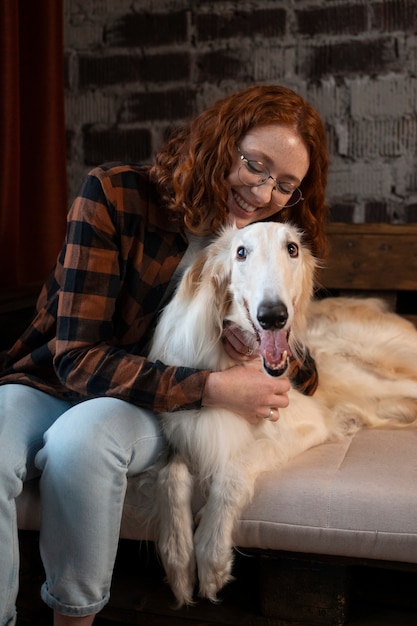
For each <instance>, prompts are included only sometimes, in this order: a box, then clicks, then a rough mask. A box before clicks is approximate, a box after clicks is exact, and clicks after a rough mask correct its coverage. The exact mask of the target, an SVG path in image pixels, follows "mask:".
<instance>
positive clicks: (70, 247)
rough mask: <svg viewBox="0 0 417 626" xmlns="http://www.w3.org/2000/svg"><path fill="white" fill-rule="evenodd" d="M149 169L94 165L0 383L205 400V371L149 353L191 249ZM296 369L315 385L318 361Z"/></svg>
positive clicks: (148, 403)
mask: <svg viewBox="0 0 417 626" xmlns="http://www.w3.org/2000/svg"><path fill="white" fill-rule="evenodd" d="M148 170H149V167H148V166H140V165H127V164H106V165H103V166H101V167H98V168H95V169H94V170H92V171H91V172H90V174H89V175H88V177H87V178H86V180H85V182H84V184H83V186H82V188H81V190H80V193H79V195H78V196H77V198H76V199H75V201H74V203H73V205H72V207H71V209H70V211H69V214H68V225H67V234H66V238H65V242H64V246H63V248H62V251H61V253H60V255H59V258H58V260H57V264H56V266H55V268H54V270H53V271H52V272H51V274H50V276H49V278H48V280H47V281H46V283H45V285H44V286H43V288H42V290H41V293H40V296H39V298H38V301H37V305H36V314H35V316H34V319H33V320H32V322H31V324H30V326H29V327H28V329H27V330H26V331H25V333H24V334H23V335H22V336H21V337H20V339H18V341H17V342H16V343H15V344H14V346H12V348H11V349H10V350H9V351H8V352H7V353H6V354H5V355H4V358H3V362H4V363H3V370H2V373H1V374H0V384H5V383H22V384H26V385H30V386H33V387H36V388H38V389H40V390H42V391H45V392H46V393H49V394H52V395H54V396H57V397H59V398H63V399H66V400H69V401H71V402H79V401H82V400H85V399H87V398H93V397H99V396H113V397H117V398H120V399H122V400H125V401H127V402H130V403H133V404H135V405H137V406H141V407H143V408H147V409H150V410H152V411H155V412H165V411H175V410H178V409H183V408H186V409H191V408H199V407H200V406H201V398H202V394H203V390H204V385H205V382H206V379H207V377H208V375H209V371H206V370H197V369H193V368H188V367H173V366H167V365H165V364H163V363H160V362H157V363H152V362H150V361H148V360H147V358H146V356H145V355H146V346H147V344H148V342H149V339H150V337H151V333H152V330H153V328H154V325H155V321H156V316H157V314H158V311H159V310H160V305H161V301H162V299H163V297H164V294H165V291H166V289H167V287H168V284H169V282H170V279H171V278H172V276H173V274H174V271H175V269H176V268H177V266H178V264H179V262H180V260H181V258H182V257H183V255H184V252H185V250H186V248H187V242H186V239H185V238H184V237H183V236H182V234H181V232H180V229H179V226H178V224H177V223H176V222H175V221H173V220H172V218H170V216H169V215H168V213H167V211H166V210H165V209H164V208H163V206H161V202H160V200H159V198H158V196H157V192H156V189H155V186H154V185H153V184H152V183H151V182H150V181H149V176H148ZM291 377H292V378H293V380H294V382H295V384H296V385H298V386H300V390H301V391H303V393H312V392H313V391H314V389H315V386H316V380H317V373H316V370H315V367H314V362H313V367H312V368H311V363H308V364H307V367H304V366H303V365H301V366H299V365H297V364H296V363H294V362H293V363H292V367H291Z"/></svg>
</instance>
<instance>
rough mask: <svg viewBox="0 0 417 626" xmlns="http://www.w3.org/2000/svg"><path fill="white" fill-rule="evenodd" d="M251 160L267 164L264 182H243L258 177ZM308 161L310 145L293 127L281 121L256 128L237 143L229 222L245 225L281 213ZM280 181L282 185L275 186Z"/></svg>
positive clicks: (229, 200) (230, 186)
mask: <svg viewBox="0 0 417 626" xmlns="http://www.w3.org/2000/svg"><path fill="white" fill-rule="evenodd" d="M242 156H243V157H244V158H243V159H242ZM248 160H249V161H255V162H256V161H257V162H260V163H261V164H263V165H264V166H265V168H266V170H267V173H268V172H269V175H270V178H267V180H266V181H265V183H264V184H262V185H258V186H249V185H247V184H244V183H243V182H242V180H241V178H243V179H245V180H249V181H250V180H251V178H253V177H255V179H254V180H256V177H257V173H256V171H253V170H252V168H251V164H249V165H248V164H247V161H248ZM255 165H256V168H258V164H255ZM309 165H310V159H309V155H308V150H307V147H306V145H305V144H304V142H303V140H302V138H301V137H300V135H299V134H298V133H297V132H296V131H295V130H294V129H293V128H291V127H289V126H283V125H280V124H271V125H269V126H260V127H257V128H253V129H252V130H251V131H250V132H249V133H247V134H246V135H245V136H244V137H243V139H242V140H241V141H240V143H239V144H238V146H236V157H235V160H234V162H233V165H232V169H231V170H230V174H229V176H228V177H227V179H226V183H227V185H228V188H229V193H228V200H227V205H228V207H229V214H230V222H231V223H233V222H234V223H235V224H236V226H237V227H238V228H243V226H247V225H248V224H251V223H252V222H259V221H260V220H265V219H267V218H268V217H271V216H272V215H274V214H276V213H278V212H279V211H280V210H281V209H282V208H283V207H284V206H285V204H286V203H287V202H288V201H289V200H290V198H291V193H290V191H291V189H292V188H293V187H294V188H295V187H298V186H299V185H300V183H301V181H302V180H303V178H304V176H305V175H306V174H307V171H308V168H309ZM240 168H242V169H241V171H240V174H239V170H240ZM248 174H249V176H248ZM271 177H272V178H271ZM264 178H265V176H262V179H264ZM277 183H280V185H279V186H278V187H277V188H276V189H275V190H273V189H274V187H275V186H276V185H277Z"/></svg>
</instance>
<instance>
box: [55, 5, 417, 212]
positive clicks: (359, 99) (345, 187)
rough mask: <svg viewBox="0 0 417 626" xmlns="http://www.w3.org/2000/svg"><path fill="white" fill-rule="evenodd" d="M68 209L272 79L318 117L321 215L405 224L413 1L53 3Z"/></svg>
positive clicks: (409, 199)
mask: <svg viewBox="0 0 417 626" xmlns="http://www.w3.org/2000/svg"><path fill="white" fill-rule="evenodd" d="M64 23H65V53H66V54H65V60H66V89H67V92H66V117H67V135H68V175H69V189H70V199H72V197H73V195H74V194H75V192H76V189H77V186H78V184H79V181H80V178H81V177H82V176H83V175H84V174H85V172H86V171H88V169H90V167H91V166H93V165H95V164H98V163H100V162H103V161H107V160H115V159H134V160H141V161H143V160H145V161H150V160H152V155H153V153H154V152H155V150H157V149H158V147H159V146H160V145H161V142H162V141H163V139H164V137H165V136H166V133H167V131H168V130H169V129H170V128H172V127H173V126H176V125H179V124H181V123H182V122H183V121H185V120H187V119H188V118H189V117H190V116H192V115H194V114H195V113H197V112H199V111H201V110H202V109H203V108H204V107H205V106H206V105H208V104H210V103H211V102H213V101H214V100H215V99H217V98H219V97H221V96H223V95H225V94H228V93H231V92H233V91H235V90H236V89H240V88H244V87H245V86H247V85H250V84H253V83H270V82H271V83H280V84H283V85H286V86H288V87H291V88H293V89H294V90H295V91H298V92H299V93H300V94H301V95H303V96H304V97H305V98H307V99H308V100H309V101H310V102H311V103H312V104H314V105H315V107H316V108H317V109H318V111H319V112H320V113H321V115H322V117H323V119H324V121H325V124H326V128H327V132H328V138H329V146H330V152H331V168H330V176H329V186H328V201H329V204H330V206H331V214H332V219H334V220H338V221H348V222H350V221H353V222H399V223H407V222H416V221H417V167H416V165H417V34H416V33H417V0H370V1H365V0H293V1H291V0H282V1H281V0H257V1H252V2H249V1H246V0H235V1H231V0H229V1H227V0H83V2H79V1H78V0H65V5H64Z"/></svg>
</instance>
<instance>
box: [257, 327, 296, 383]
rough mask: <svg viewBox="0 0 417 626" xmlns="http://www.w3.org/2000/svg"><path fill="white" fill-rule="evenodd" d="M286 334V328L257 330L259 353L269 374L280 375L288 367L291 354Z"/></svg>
mask: <svg viewBox="0 0 417 626" xmlns="http://www.w3.org/2000/svg"><path fill="white" fill-rule="evenodd" d="M258 332H259V331H258ZM288 334H289V333H288V331H287V330H263V331H261V332H259V342H260V345H259V353H260V355H261V357H262V360H263V364H264V368H265V371H266V372H267V373H268V374H269V375H270V376H282V375H283V374H284V373H285V371H286V369H287V367H288V363H289V357H290V356H291V350H290V348H289V346H288Z"/></svg>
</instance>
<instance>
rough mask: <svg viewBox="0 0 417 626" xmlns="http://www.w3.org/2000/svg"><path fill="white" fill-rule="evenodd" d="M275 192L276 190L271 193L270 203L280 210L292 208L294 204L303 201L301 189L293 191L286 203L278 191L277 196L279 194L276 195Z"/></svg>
mask: <svg viewBox="0 0 417 626" xmlns="http://www.w3.org/2000/svg"><path fill="white" fill-rule="evenodd" d="M277 191H278V190H275V191H274V192H273V195H272V202H273V203H274V204H276V205H277V206H279V207H281V208H283V207H291V206H294V205H295V204H297V203H298V202H300V200H302V199H303V194H302V193H301V189H299V188H298V187H296V188H295V189H294V191H293V193H292V195H291V196H290V198H289V199H288V202H285V198H283V197H282V194H279V191H278V194H279V195H278V194H277ZM274 194H275V195H274Z"/></svg>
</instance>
